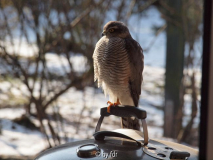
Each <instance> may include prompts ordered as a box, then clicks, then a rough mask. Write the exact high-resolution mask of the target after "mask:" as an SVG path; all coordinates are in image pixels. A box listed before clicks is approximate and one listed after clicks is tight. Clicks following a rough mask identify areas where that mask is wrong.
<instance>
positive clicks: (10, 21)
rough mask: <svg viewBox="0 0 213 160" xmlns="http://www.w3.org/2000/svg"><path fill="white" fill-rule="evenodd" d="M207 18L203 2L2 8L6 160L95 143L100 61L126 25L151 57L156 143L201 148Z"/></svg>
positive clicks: (30, 1)
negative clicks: (114, 27) (112, 35)
mask: <svg viewBox="0 0 213 160" xmlns="http://www.w3.org/2000/svg"><path fill="white" fill-rule="evenodd" d="M202 16H203V0H173V1H169V0H61V1H54V0H48V1H43V0H1V1H0V148H1V149H0V159H33V156H35V155H36V154H38V153H39V152H41V151H42V150H44V149H46V148H49V147H54V146H56V145H59V144H63V143H66V142H71V141H75V140H81V139H86V138H91V137H92V134H93V132H94V129H95V125H96V123H97V120H98V118H99V108H101V107H106V102H107V100H108V98H107V97H105V96H104V94H103V93H102V90H101V89H98V88H97V87H96V84H95V83H94V82H93V60H92V54H93V51H94V47H95V44H96V42H97V41H98V40H99V39H100V37H101V32H102V28H103V26H104V24H105V23H106V22H108V21H110V20H119V21H122V22H124V23H126V25H127V26H128V27H129V29H130V32H131V34H132V36H133V38H134V39H135V40H137V41H138V42H139V43H140V45H141V46H142V48H143V50H144V56H145V69H144V73H143V76H144V82H143V84H142V95H141V97H140V104H139V107H141V108H143V109H145V110H146V111H147V113H148V117H147V121H148V129H149V134H150V138H160V137H164V138H165V139H168V140H172V141H177V142H180V143H184V144H187V145H190V146H192V147H195V148H196V147H197V146H198V134H199V133H198V131H199V114H200V112H199V107H200V105H199V104H200V103H199V101H200V83H201V82H200V80H201V60H202V53H201V51H202ZM102 127H103V128H102V129H106V130H111V129H116V128H119V127H120V119H119V118H116V117H110V118H109V120H108V121H105V122H104V125H103V126H102ZM166 137H167V138H166Z"/></svg>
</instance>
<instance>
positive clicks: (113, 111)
mask: <svg viewBox="0 0 213 160" xmlns="http://www.w3.org/2000/svg"><path fill="white" fill-rule="evenodd" d="M100 114H101V117H100V118H99V120H98V123H97V126H96V128H95V133H97V132H98V131H100V128H101V124H102V122H103V119H104V117H108V116H110V115H114V116H118V117H136V118H138V119H141V121H142V128H143V135H144V141H143V143H144V145H147V144H148V139H149V137H148V129H147V124H146V121H145V118H146V111H145V110H143V109H140V108H138V107H134V106H126V105H125V106H115V107H111V108H110V113H108V112H107V107H104V108H101V111H100ZM98 134H100V132H99V133H98Z"/></svg>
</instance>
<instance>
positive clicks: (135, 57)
mask: <svg viewBox="0 0 213 160" xmlns="http://www.w3.org/2000/svg"><path fill="white" fill-rule="evenodd" d="M126 49H127V53H128V56H129V61H130V71H131V74H130V79H129V88H130V92H131V96H132V99H133V102H134V105H135V106H136V107H137V106H138V101H139V96H140V94H141V83H142V81H143V76H142V72H143V68H144V56H143V50H142V48H141V46H140V44H139V43H138V42H136V41H135V40H134V39H132V38H131V39H130V38H129V39H126Z"/></svg>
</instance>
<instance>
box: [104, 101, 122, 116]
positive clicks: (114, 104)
mask: <svg viewBox="0 0 213 160" xmlns="http://www.w3.org/2000/svg"><path fill="white" fill-rule="evenodd" d="M107 104H109V106H108V107H107V112H108V113H110V108H111V107H112V106H117V105H119V104H121V103H120V101H119V99H118V98H117V102H115V103H112V102H110V101H108V102H107Z"/></svg>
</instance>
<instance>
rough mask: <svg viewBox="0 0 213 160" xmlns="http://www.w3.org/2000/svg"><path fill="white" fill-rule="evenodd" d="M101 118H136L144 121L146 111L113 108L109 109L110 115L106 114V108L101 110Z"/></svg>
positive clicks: (133, 108)
mask: <svg viewBox="0 0 213 160" xmlns="http://www.w3.org/2000/svg"><path fill="white" fill-rule="evenodd" d="M100 114H101V116H106V117H107V116H110V115H114V116H118V117H136V118H138V119H146V111H145V110H143V109H141V108H138V107H134V106H127V105H125V106H121V105H119V106H115V107H113V106H112V107H111V108H110V113H108V112H107V107H104V108H101V113H100Z"/></svg>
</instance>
